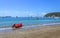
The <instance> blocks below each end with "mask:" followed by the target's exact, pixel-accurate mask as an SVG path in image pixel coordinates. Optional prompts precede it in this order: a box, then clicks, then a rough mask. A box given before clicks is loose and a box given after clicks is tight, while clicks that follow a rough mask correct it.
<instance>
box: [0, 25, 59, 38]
mask: <svg viewBox="0 0 60 38" xmlns="http://www.w3.org/2000/svg"><path fill="white" fill-rule="evenodd" d="M0 38H60V25H55V26H44V27H42V28H32V29H25V30H20V29H19V30H12V31H11V32H6V33H5V32H4V33H0Z"/></svg>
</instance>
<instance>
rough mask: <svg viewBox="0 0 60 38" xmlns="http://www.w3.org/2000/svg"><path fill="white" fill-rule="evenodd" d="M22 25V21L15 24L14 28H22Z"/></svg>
mask: <svg viewBox="0 0 60 38" xmlns="http://www.w3.org/2000/svg"><path fill="white" fill-rule="evenodd" d="M22 26H23V25H22V23H20V24H14V25H13V26H12V28H14V29H17V28H21V27H22Z"/></svg>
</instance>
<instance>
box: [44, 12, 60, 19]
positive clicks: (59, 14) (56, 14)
mask: <svg viewBox="0 0 60 38" xmlns="http://www.w3.org/2000/svg"><path fill="white" fill-rule="evenodd" d="M44 17H49V18H60V12H51V13H48V14H46V15H45V16H44Z"/></svg>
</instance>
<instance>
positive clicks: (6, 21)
mask: <svg viewBox="0 0 60 38" xmlns="http://www.w3.org/2000/svg"><path fill="white" fill-rule="evenodd" d="M17 23H22V24H23V25H24V26H31V25H32V24H49V23H60V19H59V18H57V19H56V18H36V17H33V18H30V17H19V18H14V17H13V18H0V27H11V26H12V25H13V24H17Z"/></svg>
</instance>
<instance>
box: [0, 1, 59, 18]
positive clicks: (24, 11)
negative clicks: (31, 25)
mask: <svg viewBox="0 0 60 38" xmlns="http://www.w3.org/2000/svg"><path fill="white" fill-rule="evenodd" d="M49 12H60V0H0V16H19V17H27V16H43V15H45V14H46V13H49Z"/></svg>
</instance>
